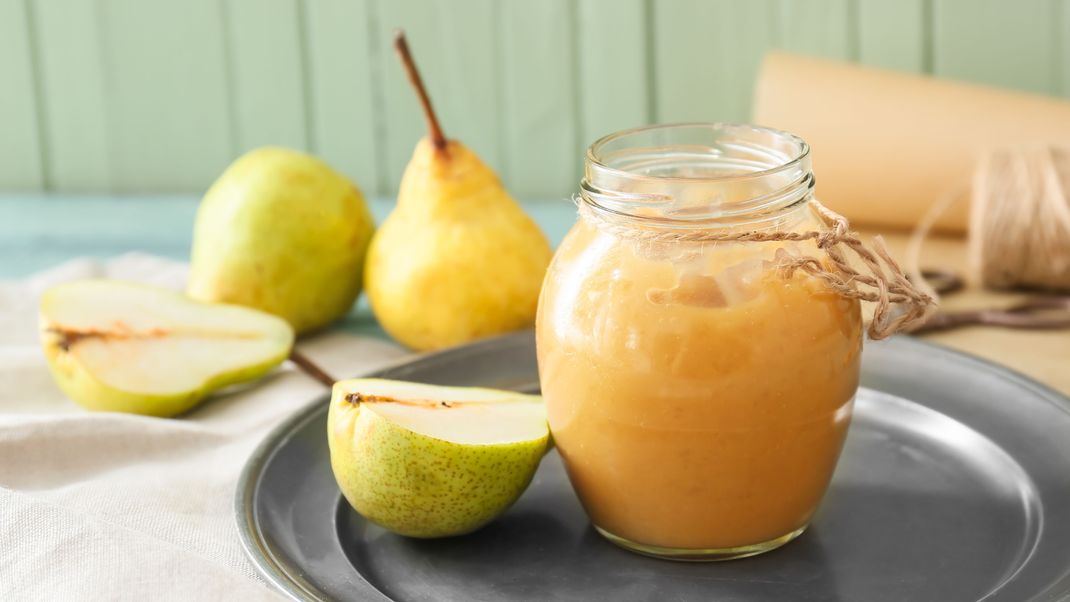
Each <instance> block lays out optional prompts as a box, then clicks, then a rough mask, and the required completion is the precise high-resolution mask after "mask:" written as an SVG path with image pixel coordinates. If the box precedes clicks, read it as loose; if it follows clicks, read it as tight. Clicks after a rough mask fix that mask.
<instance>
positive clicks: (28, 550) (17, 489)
mask: <svg viewBox="0 0 1070 602" xmlns="http://www.w3.org/2000/svg"><path fill="white" fill-rule="evenodd" d="M185 275H186V266H185V265H184V264H182V263H177V262H173V261H169V260H164V259H160V258H156V257H151V256H146V255H138V254H134V255H125V256H122V257H119V258H116V259H113V260H110V261H107V262H97V261H91V260H76V261H72V262H69V263H66V264H63V265H61V266H58V267H56V268H54V269H50V270H48V271H45V272H42V273H39V274H37V275H34V276H32V277H30V278H27V279H25V280H20V281H8V282H0V600H11V601H16V600H153V601H159V600H242V601H246V600H278V599H281V595H279V594H276V593H274V592H273V591H272V590H271V589H270V588H269V586H268V585H266V584H265V583H264V582H263V581H261V580H260V579H259V578H258V576H257V575H256V573H255V571H254V569H253V567H252V565H251V563H250V562H249V561H248V560H246V558H245V556H244V554H243V552H242V549H241V544H240V543H239V541H238V534H237V527H236V523H235V518H234V511H233V501H234V489H235V485H236V482H237V478H238V474H239V472H240V471H241V468H242V466H243V465H244V463H245V461H246V459H247V458H248V457H249V455H250V453H251V452H252V451H253V449H254V448H255V447H256V445H257V444H259V443H260V441H261V440H262V439H263V438H264V436H265V435H266V434H267V433H268V431H269V430H270V429H271V428H272V427H274V426H275V425H276V424H278V423H279V422H280V421H282V420H283V419H284V418H285V417H286V416H288V415H289V414H291V413H292V412H294V411H295V410H297V409H298V408H300V407H302V406H304V405H305V404H306V403H308V402H309V401H311V400H312V399H313V398H315V397H316V396H317V395H319V394H320V393H322V392H323V390H324V388H323V385H321V384H319V383H317V382H316V381H313V380H312V379H310V378H308V377H307V376H305V375H303V374H302V373H300V372H299V371H297V370H296V368H294V367H293V366H291V365H290V364H289V363H286V364H284V365H283V366H282V367H280V368H279V369H277V370H276V371H275V372H274V373H272V374H271V375H270V376H268V377H266V378H265V379H263V380H262V381H260V382H259V383H257V384H255V385H253V386H250V387H246V388H242V389H240V390H236V391H234V392H231V393H228V394H221V395H217V396H216V397H214V398H211V399H208V400H206V401H205V402H204V403H203V404H202V405H201V406H200V407H198V408H197V409H195V410H193V411H192V412H190V413H188V414H186V415H184V416H182V417H180V418H174V419H164V418H149V417H144V416H134V415H128V414H118V413H106V412H98V413H94V412H88V411H86V410H83V409H82V408H81V407H80V406H78V405H76V404H75V403H74V402H72V401H70V400H68V399H67V398H66V397H65V396H64V395H63V393H62V392H61V391H60V390H59V388H58V387H57V386H56V385H55V384H54V383H53V381H52V378H51V376H50V375H49V373H48V369H47V365H46V363H45V359H44V355H43V354H42V352H41V348H40V344H39V343H38V338H37V303H38V298H39V296H40V294H41V293H42V292H43V291H44V290H45V289H46V288H48V287H49V286H50V285H52V284H55V283H58V282H62V281H66V280H74V279H80V278H87V277H106V278H114V279H122V280H134V281H141V282H149V283H153V284H159V285H164V286H169V287H173V288H176V289H181V288H182V286H183V284H184V282H185ZM299 346H300V348H301V350H302V352H303V353H305V354H306V355H308V356H309V357H310V358H312V359H313V360H315V361H316V362H317V363H319V364H320V365H321V366H322V367H323V368H324V369H325V370H327V371H328V372H329V373H331V374H332V375H335V376H338V377H343V376H351V375H354V374H357V373H360V372H364V371H367V370H373V369H375V368H377V367H379V366H382V365H384V364H386V363H389V362H390V361H394V360H396V359H397V358H398V357H400V356H401V355H403V354H404V352H403V351H402V350H401V349H399V348H398V347H396V346H394V345H392V344H390V343H388V342H385V341H381V340H378V339H373V338H368V337H356V336H352V335H346V334H343V333H328V334H324V335H320V336H317V337H314V338H312V339H310V340H307V341H305V340H302V341H301V343H300V345H299Z"/></svg>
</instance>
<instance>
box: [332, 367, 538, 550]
mask: <svg viewBox="0 0 1070 602" xmlns="http://www.w3.org/2000/svg"><path fill="white" fill-rule="evenodd" d="M327 430H328V444H329V446H330V452H331V468H332V470H333V471H334V475H335V479H336V480H337V482H338V486H339V488H340V489H341V491H342V494H343V495H344V496H345V498H346V500H347V501H348V502H349V503H350V505H351V506H353V508H354V509H355V510H356V511H357V512H359V513H360V514H361V515H363V516H364V517H365V518H367V519H368V520H370V521H371V522H373V523H376V524H378V525H380V526H382V527H384V528H386V529H389V530H390V531H393V532H395V533H398V534H401V535H406V536H409V537H421V538H431V537H448V536H453V535H462V534H465V533H470V532H472V531H474V530H476V529H478V528H480V527H482V526H483V525H485V524H487V523H488V522H490V521H491V520H493V519H494V518H495V517H497V516H498V515H500V514H501V513H502V512H504V511H505V510H506V509H508V508H509V506H511V505H512V504H513V503H514V502H515V501H516V500H517V499H518V498H519V497H520V495H521V494H522V493H523V492H524V490H525V489H526V488H527V486H528V484H529V483H530V482H531V479H532V477H533V476H534V474H535V470H536V469H537V468H538V466H539V462H540V460H541V459H542V457H543V454H544V452H545V451H546V448H547V445H548V442H549V437H550V431H549V428H548V426H547V423H546V409H545V406H544V404H543V403H542V398H541V397H539V396H537V395H524V394H520V393H514V392H511V391H499V390H496V389H485V388H478V387H445V386H437V385H426V384H420V383H409V382H403V381H391V380H383V379H354V380H347V381H341V382H338V383H336V384H335V386H334V391H333V394H332V398H331V405H330V410H329V412H328V418H327Z"/></svg>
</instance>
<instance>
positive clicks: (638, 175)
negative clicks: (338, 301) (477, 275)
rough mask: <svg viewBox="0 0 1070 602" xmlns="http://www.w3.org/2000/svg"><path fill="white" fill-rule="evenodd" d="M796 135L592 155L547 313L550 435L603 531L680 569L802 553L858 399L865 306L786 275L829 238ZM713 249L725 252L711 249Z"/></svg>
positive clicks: (661, 135)
mask: <svg viewBox="0 0 1070 602" xmlns="http://www.w3.org/2000/svg"><path fill="white" fill-rule="evenodd" d="M812 183H813V179H812V176H811V175H810V170H809V160H808V157H807V148H806V145H805V143H803V142H802V141H801V140H799V139H798V138H795V137H793V136H790V135H788V134H784V133H781V132H776V131H773V130H765V129H762V128H752V127H750V126H731V125H719V124H710V125H681V126H654V127H651V128H643V129H640V130H633V131H629V132H623V133H621V134H617V135H615V136H609V137H607V138H604V139H603V140H602V141H599V142H598V143H595V145H593V146H592V147H591V150H589V151H588V158H587V173H586V177H585V180H584V188H583V190H584V192H583V198H582V199H581V200H580V206H581V207H580V208H581V211H580V219H579V220H578V222H577V223H576V225H575V226H574V227H573V229H572V230H571V231H570V233H569V234H568V236H567V237H566V238H565V240H564V241H563V242H562V244H561V245H560V247H559V249H558V250H557V253H556V255H555V258H554V260H553V262H552V264H551V266H550V269H549V271H548V273H547V277H546V282H545V284H544V286H543V291H542V297H541V299H540V303H539V312H538V318H537V326H536V329H537V330H536V333H537V344H538V358H539V372H540V379H541V385H542V392H543V396H544V398H545V399H546V404H547V411H548V416H549V420H550V427H551V430H552V432H553V437H554V441H555V444H556V446H557V449H558V450H559V452H560V454H561V456H562V458H563V460H564V462H565V466H566V468H567V470H568V473H569V477H570V479H571V481H572V484H573V487H574V488H575V490H576V492H577V494H578V496H579V498H580V500H581V502H582V503H583V505H584V507H585V509H586V510H587V512H588V514H589V515H590V517H591V519H592V522H593V523H594V525H595V526H596V528H597V529H598V530H599V531H600V532H602V533H603V534H604V535H606V536H607V537H608V538H610V539H611V540H613V541H614V542H616V543H618V544H620V545H623V546H625V547H628V548H631V549H633V550H636V551H639V552H642V553H647V554H652V555H658V556H665V557H672V558H685V559H721V558H732V557H740V556H746V555H751V554H755V553H759V552H762V551H765V550H767V549H772V548H774V547H777V546H778V545H781V544H782V543H785V542H786V541H790V539H792V538H794V537H795V536H796V535H798V534H799V533H801V532H802V530H803V529H804V528H805V527H806V525H807V524H808V522H809V520H810V518H811V516H812V515H813V513H814V511H815V510H816V508H817V506H818V504H819V502H820V500H821V498H822V496H823V495H824V492H825V490H826V489H827V487H828V484H829V481H830V479H831V475H832V472H833V470H834V468H835V465H836V462H837V459H838V457H839V454H840V450H841V448H842V445H843V440H844V437H845V435H846V431H847V427H848V424H849V421H850V417H851V410H852V404H853V398H854V395H855V391H856V389H857V386H858V372H859V359H860V353H861V341H862V334H861V333H862V321H861V316H860V311H859V306H858V302H857V301H856V300H852V299H845V298H843V297H841V296H839V295H837V294H836V293H835V292H833V291H832V290H830V289H829V288H827V286H826V285H825V284H824V283H823V282H822V281H821V280H820V279H818V278H815V277H814V276H811V275H809V274H807V273H804V272H803V271H800V270H796V271H794V273H792V274H791V275H788V274H786V272H785V270H784V269H783V267H784V265H785V263H786V262H789V261H790V260H791V259H792V258H797V257H802V256H811V257H818V256H820V253H819V251H818V249H817V247H816V245H815V243H814V242H813V241H812V240H802V241H791V240H773V241H765V240H764V239H763V241H755V240H722V239H718V238H717V236H722V237H724V235H728V237H731V235H733V234H739V233H744V232H765V233H790V232H798V233H801V232H809V231H815V230H821V229H822V228H823V224H822V223H821V221H820V220H819V219H818V218H817V217H816V215H815V214H814V213H813V212H812V211H811V209H810V207H809V205H808V203H809V200H810V198H812V197H811V191H810V189H811V188H812ZM711 239H712V240H711Z"/></svg>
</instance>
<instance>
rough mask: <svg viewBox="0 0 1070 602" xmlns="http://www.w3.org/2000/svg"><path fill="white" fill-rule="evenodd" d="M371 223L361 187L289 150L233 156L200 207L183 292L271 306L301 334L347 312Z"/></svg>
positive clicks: (269, 308)
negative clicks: (187, 280) (186, 283)
mask: <svg viewBox="0 0 1070 602" xmlns="http://www.w3.org/2000/svg"><path fill="white" fill-rule="evenodd" d="M373 231H374V221H373V219H372V214H371V211H370V210H369V209H368V206H367V204H366V203H365V202H364V195H363V194H361V191H360V189H358V188H357V186H356V185H355V184H354V183H353V182H351V181H350V180H349V179H348V178H346V177H345V176H343V175H342V174H340V173H338V172H336V171H334V170H333V169H331V168H330V167H329V166H328V165H327V164H326V163H324V162H323V161H320V160H319V159H317V158H315V157H313V156H311V155H307V154H305V153H302V152H298V151H295V150H289V149H285V148H273V147H268V148H260V149H255V150H252V151H249V152H248V153H246V154H244V155H242V156H241V157H240V158H238V159H237V160H236V161H235V162H234V163H233V164H232V165H231V166H230V167H228V168H227V170H226V171H225V172H223V175H221V176H220V177H219V179H218V180H216V181H215V183H214V184H212V187H211V188H210V189H209V190H208V192H207V193H206V194H205V195H204V199H203V200H202V201H201V205H200V207H199V208H198V210H197V221H196V224H195V226H194V230H193V251H192V256H191V265H190V274H189V284H188V287H187V291H186V292H187V293H188V294H189V296H190V297H192V298H194V299H198V300H201V301H209V302H217V303H218V302H222V303H234V304H238V305H245V306H248V307H253V308H256V309H260V310H262V311H266V312H268V313H272V314H275V315H277V316H279V317H280V318H283V319H284V320H286V321H288V322H289V323H290V324H291V325H292V326H293V328H294V330H296V331H297V332H298V333H305V332H309V331H313V330H317V329H319V328H322V327H323V326H325V325H327V324H329V323H330V322H333V321H335V320H337V319H338V318H340V317H341V316H343V315H345V314H346V312H348V311H349V309H350V307H351V306H352V305H353V301H354V300H355V299H356V298H357V296H358V295H359V294H360V290H361V284H362V282H363V280H364V255H365V252H366V250H367V248H368V243H369V242H370V241H371V237H372V232H373Z"/></svg>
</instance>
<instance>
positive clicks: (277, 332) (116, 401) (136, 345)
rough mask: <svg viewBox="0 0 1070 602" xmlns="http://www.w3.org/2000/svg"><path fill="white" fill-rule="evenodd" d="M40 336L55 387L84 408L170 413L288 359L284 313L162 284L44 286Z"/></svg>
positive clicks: (106, 282) (93, 282)
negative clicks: (194, 295) (190, 294)
mask: <svg viewBox="0 0 1070 602" xmlns="http://www.w3.org/2000/svg"><path fill="white" fill-rule="evenodd" d="M40 327H41V343H42V345H43V346H44V350H45V356H46V357H47V358H48V364H49V367H50V368H51V370H52V375H53V377H55V379H56V382H57V383H58V384H59V386H60V388H61V389H63V392H64V393H66V394H67V396H69V397H70V398H71V399H73V400H75V401H76V402H78V403H80V404H81V405H83V406H85V407H86V408H88V409H91V410H104V411H114V412H130V413H135V414H147V415H151V416H174V415H175V414H180V413H182V412H185V411H186V410H189V409H190V408H192V407H193V406H194V405H196V404H197V402H199V401H200V400H202V399H203V398H204V397H205V396H206V395H208V394H209V393H211V392H212V391H214V390H216V389H219V388H220V387H223V386H225V385H230V384H234V383H240V382H244V381H248V380H252V379H254V378H258V377H260V376H262V375H263V374H265V373H266V372H268V371H269V370H271V369H272V368H273V367H275V366H276V365H278V364H279V363H280V362H282V361H283V360H285V359H286V357H287V356H288V355H289V353H290V347H291V346H292V345H293V339H294V333H293V329H292V328H290V325H289V324H287V323H286V321H285V320H282V319H281V318H277V317H275V316H273V315H270V314H267V313H264V312H261V311H257V310H254V309H249V308H245V307H238V306H235V305H222V304H214V303H201V302H197V301H193V300H190V299H187V298H185V297H183V296H182V295H180V294H178V293H176V292H173V291H171V290H168V289H162V288H156V287H151V286H145V285H141V284H134V283H129V282H118V281H109V280H82V281H77V282H70V283H66V284H60V285H58V286H55V287H53V288H51V289H49V290H48V291H46V292H45V294H44V296H43V297H42V298H41V307H40Z"/></svg>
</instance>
